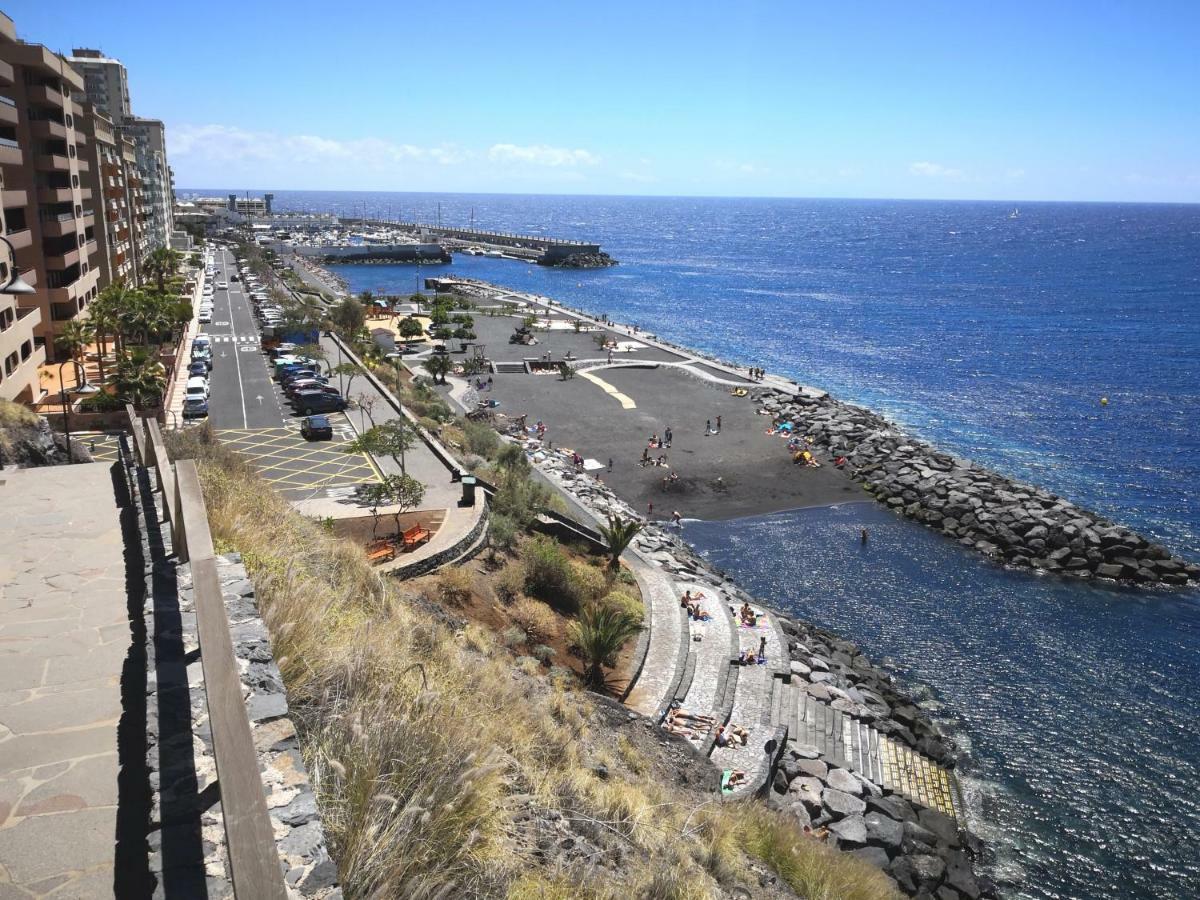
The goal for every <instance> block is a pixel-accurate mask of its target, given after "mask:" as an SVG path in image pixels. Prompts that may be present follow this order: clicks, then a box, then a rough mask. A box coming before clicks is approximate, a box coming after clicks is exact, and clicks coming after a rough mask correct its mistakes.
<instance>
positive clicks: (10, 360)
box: [4, 350, 20, 375]
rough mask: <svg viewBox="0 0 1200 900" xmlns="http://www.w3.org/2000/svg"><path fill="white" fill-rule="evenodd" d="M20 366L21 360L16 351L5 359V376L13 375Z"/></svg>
mask: <svg viewBox="0 0 1200 900" xmlns="http://www.w3.org/2000/svg"><path fill="white" fill-rule="evenodd" d="M18 365H20V360H19V359H18V358H17V351H16V350H14V351H13V352H12V353H10V354H8V356H6V357H5V358H4V374H5V375H11V374H12V373H13V372H15V371H17V366H18Z"/></svg>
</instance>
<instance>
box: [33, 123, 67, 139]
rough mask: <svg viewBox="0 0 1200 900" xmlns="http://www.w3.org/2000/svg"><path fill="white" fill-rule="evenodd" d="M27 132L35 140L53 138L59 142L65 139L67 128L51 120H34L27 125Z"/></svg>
mask: <svg viewBox="0 0 1200 900" xmlns="http://www.w3.org/2000/svg"><path fill="white" fill-rule="evenodd" d="M29 132H30V134H32V135H33V136H34V137H37V138H53V139H55V140H59V141H65V140H66V139H67V126H66V125H64V124H63V123H62V122H55V121H54V120H53V119H34V120H33V121H32V122H30V123H29Z"/></svg>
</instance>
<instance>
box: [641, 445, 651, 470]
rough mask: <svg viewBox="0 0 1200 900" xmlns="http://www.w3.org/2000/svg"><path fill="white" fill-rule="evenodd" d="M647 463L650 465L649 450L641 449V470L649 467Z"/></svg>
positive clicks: (647, 448) (646, 448)
mask: <svg viewBox="0 0 1200 900" xmlns="http://www.w3.org/2000/svg"><path fill="white" fill-rule="evenodd" d="M649 463H650V448H649V447H643V448H642V468H643V469H644V468H646V466H647V465H649Z"/></svg>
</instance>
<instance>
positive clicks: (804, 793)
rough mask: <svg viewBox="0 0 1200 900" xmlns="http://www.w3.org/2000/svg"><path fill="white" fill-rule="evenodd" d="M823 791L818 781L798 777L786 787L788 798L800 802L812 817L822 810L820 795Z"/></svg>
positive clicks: (822, 786)
mask: <svg viewBox="0 0 1200 900" xmlns="http://www.w3.org/2000/svg"><path fill="white" fill-rule="evenodd" d="M824 790H825V788H824V785H822V784H821V782H820V780H819V779H816V778H809V777H807V776H804V775H802V776H800V777H799V778H797V779H795V780H794V781H793V782H792V783H791V784H789V785H788V796H789V797H793V798H795V799H796V800H799V801H800V802H802V803H803V804H804V805H805V806H807V807H808V811H809V812H811V813H812V814H813V815H818V814H819V813H820V812H821V810H822V809H823V804H822V802H821V794H822V792H823V791H824Z"/></svg>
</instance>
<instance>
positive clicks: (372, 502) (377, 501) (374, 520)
mask: <svg viewBox="0 0 1200 900" xmlns="http://www.w3.org/2000/svg"><path fill="white" fill-rule="evenodd" d="M358 496H359V498H360V499H361V500H362V501H363V502H364V503H367V504H368V505H369V506H370V507H371V540H376V539H377V538H378V537H379V507H381V506H383V505H384V504H386V503H387V498H388V489H387V485H385V484H383V483H382V482H379V481H372V482H369V483H367V484H364V485H362V487H360V488H359V489H358Z"/></svg>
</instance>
